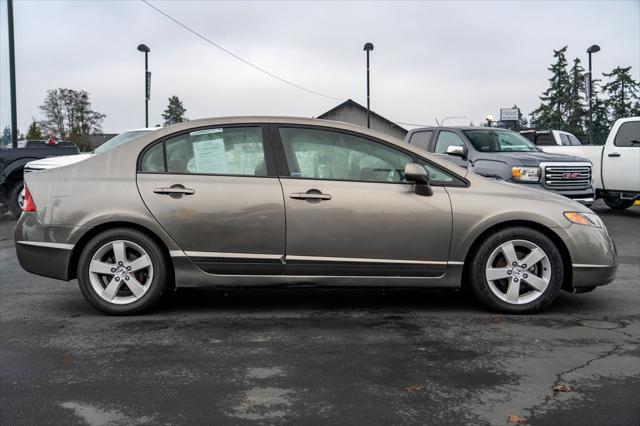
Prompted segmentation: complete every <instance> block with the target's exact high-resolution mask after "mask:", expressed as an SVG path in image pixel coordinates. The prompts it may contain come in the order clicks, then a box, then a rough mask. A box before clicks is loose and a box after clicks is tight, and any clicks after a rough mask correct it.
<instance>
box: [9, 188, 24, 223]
mask: <svg viewBox="0 0 640 426" xmlns="http://www.w3.org/2000/svg"><path fill="white" fill-rule="evenodd" d="M23 188H24V183H23V181H22V179H18V180H16V181H14V182H13V183H12V184H11V186H10V187H9V191H8V192H7V206H8V207H9V212H11V215H12V216H13V217H15V218H18V217H20V215H21V214H22V207H20V204H19V203H18V197H19V196H20V193H21V192H22V189H23Z"/></svg>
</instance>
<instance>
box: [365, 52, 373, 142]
mask: <svg viewBox="0 0 640 426" xmlns="http://www.w3.org/2000/svg"><path fill="white" fill-rule="evenodd" d="M364 50H365V51H366V52H367V129H369V128H371V101H370V97H369V95H370V92H369V52H370V51H372V50H373V43H365V44H364Z"/></svg>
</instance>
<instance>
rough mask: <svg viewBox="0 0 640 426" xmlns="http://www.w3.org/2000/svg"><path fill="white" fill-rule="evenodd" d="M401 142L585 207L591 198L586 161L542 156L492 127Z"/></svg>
mask: <svg viewBox="0 0 640 426" xmlns="http://www.w3.org/2000/svg"><path fill="white" fill-rule="evenodd" d="M405 142H407V143H410V144H412V145H416V146H419V147H420V148H423V149H426V150H427V151H429V152H433V153H435V154H437V155H441V156H442V157H443V158H446V159H447V160H449V161H451V162H453V163H455V164H457V165H459V166H461V167H465V168H468V169H469V170H471V171H473V172H474V173H476V174H479V175H482V176H486V177H489V178H494V179H499V180H504V181H506V182H512V183H517V184H524V185H528V186H530V187H535V188H539V189H545V190H549V191H554V192H557V193H558V194H561V195H564V196H566V197H569V198H572V199H574V200H576V201H579V202H581V203H583V204H585V205H587V206H589V205H591V204H592V203H593V202H594V200H595V189H594V186H593V182H592V174H591V172H592V170H591V169H592V165H591V162H590V161H589V160H587V159H585V158H581V157H574V156H570V155H561V154H551V153H547V152H542V151H541V150H540V149H538V147H536V146H535V145H534V144H533V143H531V142H530V141H529V140H527V139H526V138H524V137H523V136H522V135H520V134H518V133H516V132H513V131H511V130H506V129H498V128H494V127H424V128H420V129H413V130H411V131H410V132H409V133H408V134H407V136H406V137H405Z"/></svg>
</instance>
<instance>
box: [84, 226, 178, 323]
mask: <svg viewBox="0 0 640 426" xmlns="http://www.w3.org/2000/svg"><path fill="white" fill-rule="evenodd" d="M116 240H126V241H130V242H133V243H135V244H137V245H138V246H140V247H141V248H142V249H144V250H145V251H146V253H147V254H148V256H149V258H150V260H151V265H152V268H153V269H152V271H153V274H152V279H151V280H150V284H149V287H148V290H147V291H146V293H144V294H143V295H142V296H141V297H140V298H139V299H138V300H135V301H134V302H132V303H127V304H115V303H110V302H108V301H106V300H104V299H103V298H102V297H100V296H99V295H98V294H97V293H96V290H94V288H93V286H92V284H91V279H90V275H89V264H90V263H91V260H92V258H93V256H94V254H95V253H96V252H97V251H98V250H99V249H100V248H101V247H103V246H104V245H105V244H108V243H109V242H111V241H116ZM114 266H115V265H114ZM77 274H78V285H79V286H80V291H81V292H82V295H83V296H84V298H85V299H86V300H87V302H89V303H90V304H91V305H92V306H93V307H95V308H96V309H98V310H100V311H102V312H104V313H107V314H110V315H133V314H138V313H141V312H144V311H147V310H149V309H151V308H152V307H154V306H155V305H157V304H158V302H160V300H161V299H162V296H163V294H164V293H165V292H166V289H167V288H168V285H169V281H170V279H171V277H172V274H171V269H170V267H169V261H168V259H167V258H166V256H165V254H164V252H163V251H162V249H161V248H160V247H159V246H158V244H157V243H156V242H155V241H154V240H153V239H152V238H150V237H149V236H148V235H146V234H144V233H142V232H139V231H137V230H134V229H129V228H116V229H110V230H107V231H104V232H102V233H100V234H98V235H96V236H95V237H93V238H92V239H91V240H90V241H89V242H88V243H87V245H86V246H85V247H84V248H83V250H82V252H81V254H80V257H79V259H78V268H77ZM123 283H124V281H123ZM145 284H146V283H145Z"/></svg>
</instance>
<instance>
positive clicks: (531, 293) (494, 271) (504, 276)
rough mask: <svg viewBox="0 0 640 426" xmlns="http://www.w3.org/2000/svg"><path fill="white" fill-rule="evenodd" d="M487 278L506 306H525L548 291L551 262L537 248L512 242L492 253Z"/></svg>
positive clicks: (487, 267) (528, 242) (527, 242)
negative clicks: (509, 304)
mask: <svg viewBox="0 0 640 426" xmlns="http://www.w3.org/2000/svg"><path fill="white" fill-rule="evenodd" d="M485 276H486V278H487V283H488V284H489V289H490V290H491V291H492V292H493V294H494V295H496V297H498V298H499V299H501V300H504V301H505V302H507V303H511V304H516V305H523V304H526V303H531V302H533V301H535V300H536V299H538V298H539V297H540V296H542V295H543V294H544V292H545V291H546V289H547V287H549V280H550V279H551V262H550V260H549V256H547V254H546V253H545V252H544V250H543V249H542V248H540V246H538V245H537V244H535V243H533V242H531V241H527V240H511V241H507V242H505V243H503V244H501V245H500V246H498V247H497V248H496V249H495V250H494V251H493V252H492V253H491V255H490V256H489V260H488V261H487V265H486V273H485Z"/></svg>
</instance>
